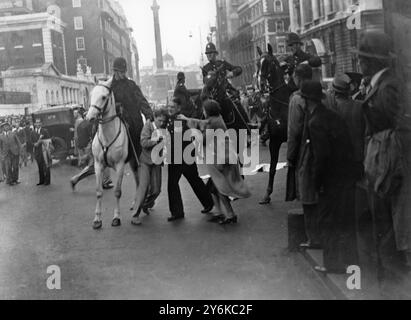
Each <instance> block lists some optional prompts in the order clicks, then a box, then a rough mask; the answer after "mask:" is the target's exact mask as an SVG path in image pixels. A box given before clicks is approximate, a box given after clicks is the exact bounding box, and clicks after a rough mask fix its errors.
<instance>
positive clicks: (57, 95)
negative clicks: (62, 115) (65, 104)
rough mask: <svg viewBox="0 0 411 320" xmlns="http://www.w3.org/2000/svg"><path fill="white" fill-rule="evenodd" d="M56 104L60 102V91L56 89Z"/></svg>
mask: <svg viewBox="0 0 411 320" xmlns="http://www.w3.org/2000/svg"><path fill="white" fill-rule="evenodd" d="M56 104H60V97H59V92H58V91H56Z"/></svg>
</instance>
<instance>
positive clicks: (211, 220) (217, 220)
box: [208, 215, 225, 222]
mask: <svg viewBox="0 0 411 320" xmlns="http://www.w3.org/2000/svg"><path fill="white" fill-rule="evenodd" d="M224 219H225V215H219V216H212V217H211V219H208V222H220V221H223V220H224Z"/></svg>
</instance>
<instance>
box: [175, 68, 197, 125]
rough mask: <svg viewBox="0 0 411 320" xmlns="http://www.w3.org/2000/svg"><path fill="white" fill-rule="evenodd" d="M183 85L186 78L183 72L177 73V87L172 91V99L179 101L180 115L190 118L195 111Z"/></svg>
mask: <svg viewBox="0 0 411 320" xmlns="http://www.w3.org/2000/svg"><path fill="white" fill-rule="evenodd" d="M185 83H186V77H185V74H184V72H179V73H178V74H177V85H176V87H175V89H174V98H179V99H180V100H181V113H182V114H183V115H185V116H186V117H192V116H193V113H194V111H195V109H194V105H193V102H192V101H191V98H190V93H189V92H188V90H187V88H186V86H185Z"/></svg>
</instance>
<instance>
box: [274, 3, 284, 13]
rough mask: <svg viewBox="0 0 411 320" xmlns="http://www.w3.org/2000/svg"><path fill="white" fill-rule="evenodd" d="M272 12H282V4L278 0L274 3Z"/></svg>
mask: <svg viewBox="0 0 411 320" xmlns="http://www.w3.org/2000/svg"><path fill="white" fill-rule="evenodd" d="M274 11H275V12H283V3H282V1H280V0H275V1H274Z"/></svg>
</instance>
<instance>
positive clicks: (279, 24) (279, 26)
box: [277, 21, 284, 32]
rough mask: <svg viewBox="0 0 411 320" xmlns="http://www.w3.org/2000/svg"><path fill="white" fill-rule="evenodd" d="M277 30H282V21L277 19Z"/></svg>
mask: <svg viewBox="0 0 411 320" xmlns="http://www.w3.org/2000/svg"><path fill="white" fill-rule="evenodd" d="M277 32H284V21H277Z"/></svg>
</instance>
